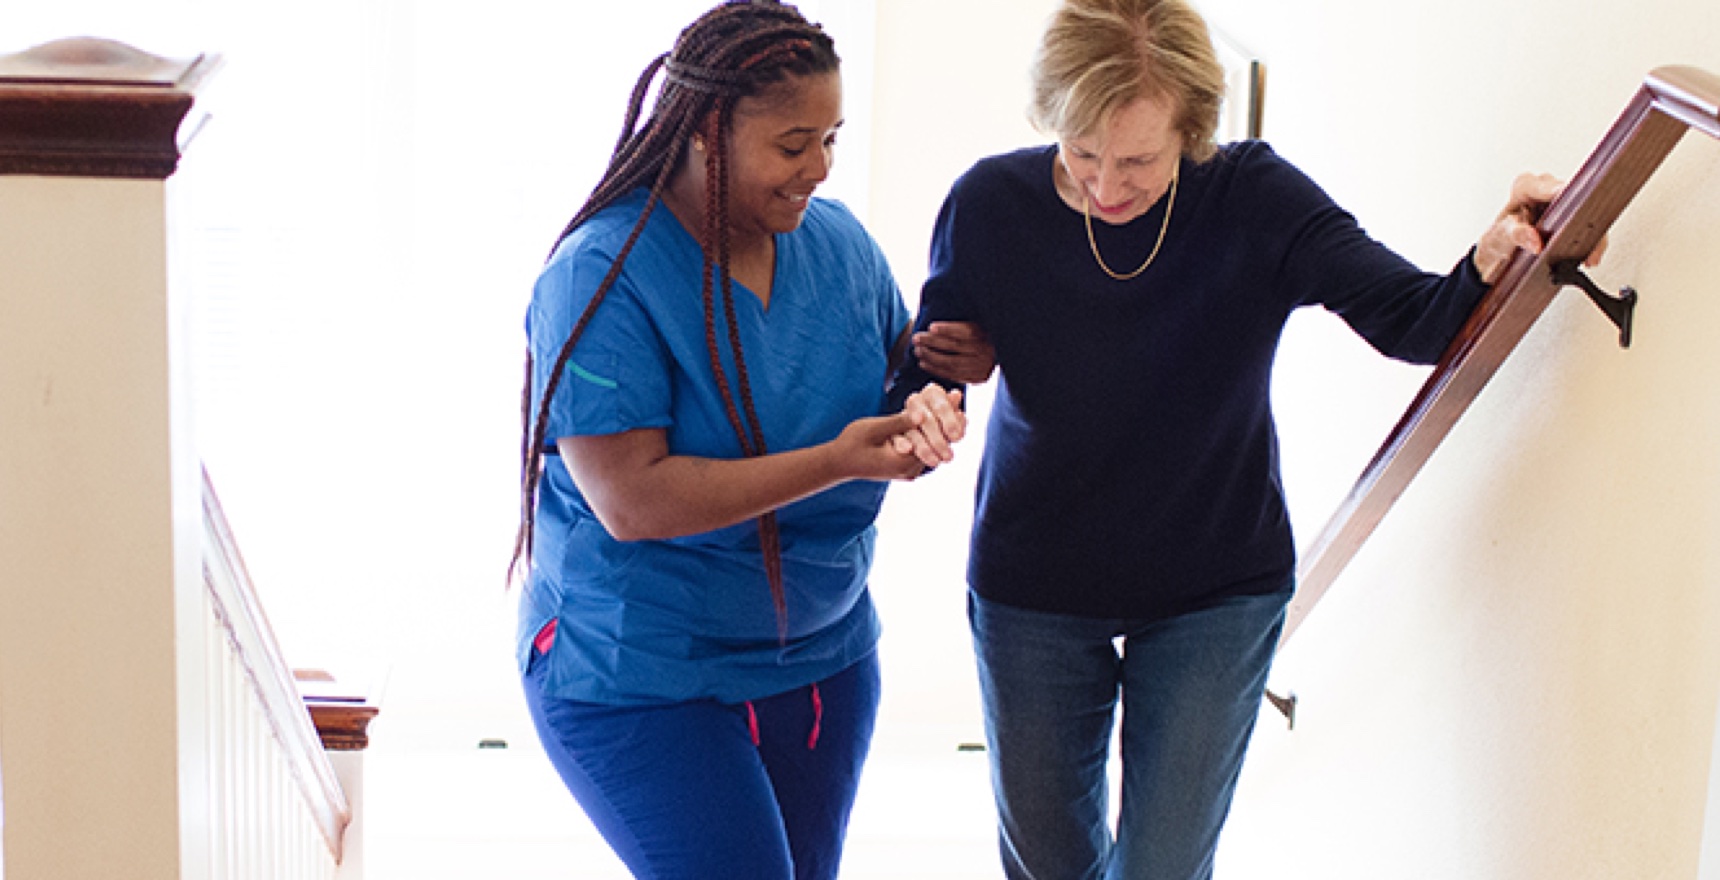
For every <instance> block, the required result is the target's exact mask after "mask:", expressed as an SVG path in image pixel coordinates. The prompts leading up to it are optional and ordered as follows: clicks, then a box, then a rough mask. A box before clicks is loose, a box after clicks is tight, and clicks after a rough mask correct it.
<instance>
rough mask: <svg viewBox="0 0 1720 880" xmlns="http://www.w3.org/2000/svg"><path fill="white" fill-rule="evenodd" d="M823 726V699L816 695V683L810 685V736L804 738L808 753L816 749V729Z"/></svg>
mask: <svg viewBox="0 0 1720 880" xmlns="http://www.w3.org/2000/svg"><path fill="white" fill-rule="evenodd" d="M823 724H824V698H823V697H820V696H819V695H818V682H813V683H812V735H811V736H809V737H807V738H806V748H807V750H808V751H810V750H812V749H816V748H818V728H819V727H820V726H821V725H823Z"/></svg>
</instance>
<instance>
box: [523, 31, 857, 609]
mask: <svg viewBox="0 0 1720 880" xmlns="http://www.w3.org/2000/svg"><path fill="white" fill-rule="evenodd" d="M839 64H840V61H839V59H838V58H837V56H836V51H835V48H834V46H833V45H832V43H831V41H830V38H829V37H828V36H827V35H825V33H824V32H823V30H822V29H820V28H819V27H818V26H817V25H814V24H811V23H809V22H808V21H807V20H806V19H805V18H804V17H802V16H801V14H800V13H799V11H797V10H796V9H794V7H792V6H789V5H786V4H783V3H778V2H773V0H758V2H746V0H731V2H726V3H724V4H722V5H720V6H718V7H716V8H715V9H712V10H711V11H709V12H707V13H706V14H705V15H704V16H702V17H700V19H699V20H698V21H695V22H694V23H693V24H691V25H689V26H688V27H687V28H686V29H685V30H683V31H682V32H681V35H680V37H679V38H678V39H677V40H676V41H675V48H674V51H673V52H671V53H669V54H667V55H660V56H658V57H657V58H655V59H653V60H652V61H651V62H650V63H649V64H648V65H646V67H645V69H644V71H642V72H641V73H640V76H639V79H638V81H637V82H636V83H635V84H634V87H633V92H632V94H631V96H630V98H629V100H628V105H627V115H626V119H625V121H624V122H623V124H622V129H621V134H620V136H619V137H618V138H617V140H616V143H615V149H614V151H613V152H612V154H611V155H610V159H609V166H608V168H607V169H606V170H605V172H604V175H603V177H602V179H601V180H600V181H599V182H598V184H597V186H596V187H595V188H593V190H592V192H591V195H590V196H588V197H587V199H586V201H585V204H584V205H583V206H582V207H581V208H580V209H579V212H578V213H576V214H575V215H574V217H573V219H572V220H570V221H569V222H568V224H567V226H566V227H565V228H563V229H562V232H561V235H560V236H558V237H557V239H556V246H557V247H559V246H560V244H561V242H562V240H564V239H566V238H567V237H568V236H569V235H571V234H572V233H573V232H574V230H576V229H578V228H579V227H580V226H581V225H583V224H584V223H585V222H586V221H588V220H590V219H591V218H592V217H594V216H596V215H597V214H598V213H599V212H601V211H603V210H604V209H605V208H608V207H610V206H611V205H613V204H615V203H616V202H617V201H619V200H620V199H622V198H623V197H625V196H626V195H627V194H629V193H631V192H633V191H635V190H637V189H639V188H640V187H642V186H647V185H649V187H650V189H649V193H648V195H647V197H646V200H645V206H644V208H643V209H642V210H641V211H640V215H639V219H638V220H637V221H635V223H634V226H633V230H632V232H631V233H630V234H629V235H628V238H627V241H626V243H625V244H624V245H623V246H622V248H621V250H620V251H619V252H618V253H617V254H616V257H615V261H614V263H613V264H612V265H611V266H610V268H609V271H608V273H607V274H605V276H604V278H603V280H602V281H601V282H600V283H599V284H598V286H597V289H596V291H595V292H594V293H593V294H592V297H591V301H590V302H589V303H588V304H587V305H586V307H585V310H584V311H583V312H582V313H581V314H580V316H579V319H578V320H577V321H576V322H575V324H574V326H573V329H572V331H571V332H570V333H569V334H568V338H567V340H566V341H565V342H564V343H563V344H562V346H561V349H560V350H559V351H558V353H557V356H556V361H555V364H554V368H553V369H552V370H551V371H550V372H549V374H548V377H547V379H546V382H545V386H546V387H545V388H544V391H543V396H542V398H541V399H538V400H536V406H535V407H534V405H533V403H534V398H533V395H532V375H533V364H532V358H531V354H530V352H529V351H528V352H527V355H526V380H525V389H524V391H523V392H522V394H521V405H520V418H521V422H522V428H521V443H520V446H521V448H520V458H521V462H520V529H519V532H518V534H517V535H516V537H515V540H514V553H513V559H512V561H511V562H510V563H509V566H508V580H509V582H510V583H511V582H512V580H513V578H514V575H515V572H516V571H517V570H518V569H519V566H520V564H521V563H522V562H524V563H525V565H526V566H527V567H529V566H530V564H531V553H532V532H533V530H534V529H535V526H536V510H537V488H538V483H539V481H540V479H541V477H542V473H543V458H544V454H545V444H546V442H547V440H548V438H547V437H546V436H545V435H546V433H547V431H548V422H549V410H550V402H551V401H552V400H554V398H555V394H556V391H557V390H558V389H559V387H560V384H561V378H562V374H563V373H564V372H565V371H566V369H567V364H568V362H569V361H570V360H571V358H572V355H573V350H574V347H575V345H576V344H577V343H578V341H579V338H580V336H581V335H582V334H583V333H584V332H585V328H586V326H587V325H588V324H589V323H590V321H591V317H592V315H593V314H594V313H595V311H596V309H597V308H598V305H599V304H600V303H601V302H602V301H603V298H604V296H605V295H606V294H607V293H608V292H609V289H610V288H611V287H613V286H614V283H615V280H616V279H617V278H618V277H620V274H621V270H622V266H623V264H624V263H625V262H626V260H627V256H628V254H629V253H631V252H632V249H633V246H634V244H635V243H637V241H638V240H639V237H640V235H641V234H643V232H644V229H645V223H646V221H647V220H648V219H649V218H650V216H651V213H652V210H653V209H654V208H655V207H656V206H657V204H658V203H659V202H660V201H661V200H662V195H663V191H664V189H665V188H666V187H667V186H668V183H669V180H670V178H671V177H672V176H673V174H674V171H675V169H676V168H677V167H679V165H680V162H681V159H682V157H683V156H684V155H685V153H686V150H687V143H688V141H689V139H690V138H691V137H692V133H693V130H694V129H695V127H697V126H698V124H699V123H700V122H701V121H703V120H706V119H710V118H714V119H715V120H716V127H715V130H714V131H711V132H709V134H710V138H711V144H710V150H709V152H708V153H707V154H706V156H705V171H706V192H705V218H704V219H705V222H704V229H703V233H704V234H703V235H702V236H701V240H700V242H699V245H700V251H701V256H702V259H701V264H702V265H701V272H700V275H701V282H700V284H701V300H702V302H703V307H704V318H705V345H706V349H707V351H708V353H709V354H710V359H711V371H712V375H713V377H714V378H715V380H716V383H717V389H718V391H719V392H720V393H721V396H722V399H723V406H724V409H725V411H726V413H727V415H728V419H729V425H730V427H731V428H733V430H734V432H735V438H736V440H737V441H738V442H739V444H740V447H741V452H742V454H743V455H745V456H748V457H753V456H760V455H764V454H766V452H767V451H768V450H767V447H766V445H765V438H764V428H763V425H762V423H761V422H760V420H759V417H758V411H757V407H756V406H755V405H754V403H753V394H752V384H751V381H750V378H749V376H748V373H747V367H746V359H745V356H744V354H743V352H742V346H741V338H740V329H739V324H738V323H737V321H736V317H735V307H734V282H733V277H732V275H731V273H730V269H729V246H730V229H729V191H728V179H729V166H730V157H729V153H730V150H731V149H732V142H731V139H730V138H729V132H730V128H731V127H732V124H733V119H734V107H735V104H736V102H737V101H739V100H741V99H743V98H748V97H753V96H756V95H758V94H760V93H762V92H763V91H765V90H766V89H767V88H769V87H770V86H772V85H774V84H776V83H779V82H782V81H783V80H784V79H785V78H787V77H788V76H791V75H794V76H806V75H812V74H822V73H831V72H834V71H835V70H836V69H837V67H838V65H839ZM659 73H662V74H663V75H664V82H663V86H662V88H661V90H660V91H659V94H658V96H657V101H656V104H655V106H654V107H653V109H652V113H651V118H650V119H649V120H648V121H647V123H646V125H645V127H644V128H642V129H640V128H638V123H639V117H640V115H641V113H642V110H643V107H644V102H645V97H646V95H647V94H648V93H649V91H650V85H651V83H652V81H653V80H654V79H656V77H657V76H658V74H659ZM551 253H552V256H553V253H554V251H553V249H552V251H551ZM719 285H720V287H721V294H720V295H721V298H722V310H723V321H724V323H725V324H727V329H728V332H727V339H726V342H727V344H728V350H729V354H730V355H731V357H732V358H733V360H734V367H735V384H734V385H732V386H731V384H730V381H729V375H728V371H727V369H725V368H724V365H723V356H722V349H721V346H720V345H719V339H718V336H717V332H716V323H717V314H716V302H715V300H716V298H717V295H718V292H717V290H716V289H715V288H717V287H718V286H719ZM737 392H738V394H737ZM737 397H738V402H737ZM758 527H759V547H760V551H761V553H762V554H763V556H764V563H765V576H766V579H767V580H768V581H769V586H770V592H771V602H772V606H773V607H774V608H775V609H776V617H777V631H778V636H779V638H780V639H782V640H786V638H787V634H788V617H787V600H786V593H785V590H784V587H783V575H782V538H781V533H780V530H779V529H778V527H777V519H776V514H775V513H774V512H770V513H765V514H764V515H762V516H760V517H759V518H758Z"/></svg>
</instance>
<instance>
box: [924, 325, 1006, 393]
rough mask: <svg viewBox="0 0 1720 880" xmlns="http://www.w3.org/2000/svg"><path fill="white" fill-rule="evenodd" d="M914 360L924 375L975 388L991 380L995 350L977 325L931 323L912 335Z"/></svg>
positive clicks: (995, 359) (995, 361) (994, 363)
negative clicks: (916, 360) (927, 373)
mask: <svg viewBox="0 0 1720 880" xmlns="http://www.w3.org/2000/svg"><path fill="white" fill-rule="evenodd" d="M913 343H914V357H915V358H917V359H918V360H919V362H920V366H921V367H922V368H924V369H925V370H926V371H927V372H930V373H932V374H934V375H938V376H942V377H943V378H945V379H948V380H950V381H951V382H961V383H962V384H964V385H978V384H979V383H981V382H984V381H985V380H987V379H990V378H991V371H992V369H993V368H994V367H996V366H997V351H996V350H995V349H993V348H992V345H991V339H990V337H988V336H986V335H985V331H984V330H981V329H980V327H979V325H978V324H973V323H969V322H966V321H933V322H932V323H931V324H928V325H927V326H926V329H925V330H923V331H921V332H919V333H915V334H914V340H913Z"/></svg>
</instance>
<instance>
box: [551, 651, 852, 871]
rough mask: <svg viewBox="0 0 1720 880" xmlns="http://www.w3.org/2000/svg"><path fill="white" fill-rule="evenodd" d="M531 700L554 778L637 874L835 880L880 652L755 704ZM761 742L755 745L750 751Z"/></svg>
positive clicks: (707, 701)
mask: <svg viewBox="0 0 1720 880" xmlns="http://www.w3.org/2000/svg"><path fill="white" fill-rule="evenodd" d="M544 665H545V664H543V663H541V662H538V658H535V657H534V659H533V662H532V663H531V664H530V667H529V668H528V669H527V671H526V674H525V692H526V703H527V705H528V706H529V708H530V709H531V715H532V720H533V721H534V722H535V723H536V725H537V730H538V736H539V738H540V739H541V740H542V741H543V745H544V748H545V750H546V751H547V752H548V753H549V758H550V761H551V763H553V764H554V765H555V768H556V770H557V772H559V773H560V774H561V778H562V780H563V781H564V782H565V783H566V784H567V787H568V789H569V790H570V791H572V792H573V796H574V798H575V799H576V800H578V801H579V804H580V806H581V807H583V808H584V809H585V812H586V815H588V816H589V817H590V818H591V821H592V824H594V825H595V826H596V827H597V830H598V832H599V833H601V834H602V835H603V838H604V839H605V840H606V841H608V843H609V845H610V847H611V848H612V849H614V850H615V853H616V855H618V856H620V857H621V861H622V862H623V863H625V864H626V865H627V868H628V870H630V871H632V872H633V876H634V877H636V878H639V880H790V878H793V880H835V877H836V872H837V867H838V865H839V863H840V861H841V858H842V841H843V837H844V835H845V834H846V832H847V828H848V814H849V811H850V810H851V809H852V808H853V806H854V795H855V792H856V790H857V788H858V786H859V782H860V767H861V765H862V764H863V763H864V762H865V760H866V751H867V748H868V747H869V746H870V744H871V741H872V727H873V723H874V722H875V721H876V719H877V714H878V697H879V670H878V655H877V654H876V653H875V652H874V653H872V654H869V655H867V657H866V659H864V660H861V661H860V662H858V663H856V664H854V665H853V666H850V667H848V668H847V669H845V670H843V671H842V672H839V673H837V674H836V675H834V676H832V677H830V678H828V679H826V680H824V681H821V682H818V683H817V684H816V685H814V686H808V687H803V688H798V689H795V690H792V691H789V692H787V693H783V694H777V695H775V696H771V697H767V698H764V699H759V700H753V701H751V702H750V703H740V704H724V703H718V702H715V701H711V700H701V701H694V702H687V703H669V704H664V705H650V706H606V705H599V704H592V703H579V702H574V701H571V700H560V699H555V698H553V697H546V696H545V695H544V693H543V676H544V673H543V669H542V667H543V666H544ZM755 743H756V744H755Z"/></svg>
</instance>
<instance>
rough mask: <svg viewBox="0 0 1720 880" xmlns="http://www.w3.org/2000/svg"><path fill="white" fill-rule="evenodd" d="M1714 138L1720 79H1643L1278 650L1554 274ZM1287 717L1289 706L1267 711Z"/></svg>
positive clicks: (1467, 344)
mask: <svg viewBox="0 0 1720 880" xmlns="http://www.w3.org/2000/svg"><path fill="white" fill-rule="evenodd" d="M1690 128H1695V129H1697V130H1700V131H1703V132H1705V133H1707V134H1708V135H1710V136H1712V137H1715V138H1720V77H1716V76H1715V75H1714V74H1711V73H1708V72H1706V71H1703V70H1698V69H1696V68H1692V67H1661V68H1658V69H1656V70H1654V71H1653V72H1652V73H1650V74H1649V76H1648V78H1647V80H1646V81H1645V82H1644V83H1643V86H1642V88H1641V89H1640V90H1639V91H1638V92H1637V94H1636V96H1635V97H1634V98H1632V99H1631V102H1630V104H1629V105H1628V106H1627V107H1626V108H1625V110H1624V113H1623V114H1621V115H1620V116H1619V118H1618V121H1617V122H1615V123H1613V127H1612V128H1611V130H1609V131H1608V132H1607V134H1606V136H1605V137H1604V138H1603V139H1602V140H1601V143H1600V146H1598V147H1597V148H1596V149H1595V151H1594V153H1593V154H1591V155H1590V156H1589V158H1588V161H1586V162H1584V163H1583V166H1582V170H1580V171H1578V172H1577V174H1576V176H1575V177H1573V178H1572V179H1571V181H1570V182H1569V183H1568V184H1566V186H1565V189H1564V191H1563V192H1562V193H1560V195H1559V197H1558V198H1556V199H1554V200H1553V202H1552V204H1550V205H1548V206H1547V209H1546V210H1545V211H1544V212H1542V215H1541V218H1540V219H1539V221H1538V222H1537V227H1538V229H1539V230H1540V233H1541V237H1542V241H1544V242H1545V243H1546V244H1545V247H1543V249H1542V251H1541V253H1540V254H1539V255H1535V254H1530V253H1528V252H1526V251H1518V252H1517V253H1516V254H1514V255H1513V256H1512V259H1511V262H1510V263H1508V264H1507V265H1506V268H1505V272H1504V274H1503V275H1501V276H1500V278H1499V280H1498V281H1497V282H1496V283H1495V284H1494V286H1493V288H1492V290H1490V291H1488V293H1487V295H1486V296H1485V297H1484V298H1483V299H1482V301H1481V303H1480V304H1479V305H1478V306H1477V307H1476V309H1475V313H1474V314H1472V315H1471V316H1470V318H1469V321H1468V323H1467V324H1465V325H1464V327H1463V329H1462V331H1461V332H1459V333H1458V335H1457V338H1456V339H1455V340H1453V341H1452V343H1451V345H1450V347H1449V348H1447V349H1446V351H1445V354H1444V356H1442V357H1441V358H1440V361H1439V364H1438V366H1437V367H1435V368H1434V371H1433V374H1432V375H1431V376H1429V377H1428V380H1427V382H1426V383H1425V384H1423V385H1422V388H1421V391H1420V392H1419V393H1417V395H1416V397H1415V400H1414V402H1412V403H1411V404H1410V406H1409V409H1408V410H1407V411H1405V413H1404V415H1403V417H1402V418H1401V419H1400V420H1399V421H1398V423H1397V426H1396V427H1395V428H1393V429H1392V432H1391V434H1390V435H1389V436H1388V437H1387V438H1386V441H1385V443H1384V444H1383V445H1381V446H1380V449H1379V451H1378V452H1377V453H1375V455H1374V458H1373V460H1372V461H1371V462H1369V463H1368V466H1367V468H1366V469H1365V470H1363V472H1362V475H1361V477H1360V478H1359V479H1357V480H1356V484H1355V486H1354V487H1353V488H1351V490H1350V494H1349V495H1348V496H1347V497H1346V498H1345V499H1344V501H1343V503H1342V504H1340V505H1339V506H1338V509H1337V511H1336V512H1335V513H1333V514H1332V517H1331V519H1330V520H1329V521H1328V522H1327V523H1326V527H1325V529H1323V530H1322V531H1321V533H1320V535H1319V536H1318V537H1317V538H1316V539H1315V540H1314V543H1313V544H1312V545H1311V546H1310V548H1309V549H1308V551H1307V552H1306V553H1304V554H1303V556H1302V563H1301V566H1300V568H1299V570H1298V571H1297V573H1296V581H1297V587H1296V595H1295V596H1294V597H1293V598H1292V599H1291V600H1290V607H1289V610H1288V612H1287V617H1286V619H1285V622H1284V632H1283V635H1282V636H1281V637H1280V638H1279V641H1278V646H1279V647H1280V648H1282V647H1283V646H1284V645H1285V644H1287V643H1288V642H1289V641H1290V637H1291V636H1293V635H1295V633H1296V630H1297V629H1298V628H1299V627H1300V626H1301V624H1302V621H1303V620H1304V619H1305V618H1306V617H1307V616H1308V613H1309V612H1310V611H1312V610H1313V608H1314V605H1315V604H1316V603H1318V602H1319V601H1320V599H1321V597H1322V596H1324V595H1325V594H1326V591H1327V590H1328V589H1330V588H1331V586H1332V582H1333V581H1335V580H1336V579H1337V577H1338V575H1340V574H1341V573H1343V570H1344V567H1345V566H1346V565H1348V564H1349V562H1350V559H1351V558H1352V557H1354V556H1355V554H1356V551H1357V550H1359V549H1360V548H1361V546H1362V543H1363V542H1364V541H1366V540H1367V538H1368V536H1369V535H1370V534H1372V533H1373V531H1374V528H1375V527H1376V526H1378V525H1379V523H1380V520H1382V519H1383V518H1384V517H1385V515H1386V512H1387V511H1389V510H1390V509H1391V506H1392V504H1393V503H1394V502H1396V501H1397V499H1398V497H1399V496H1400V495H1402V494H1403V492H1404V489H1405V488H1407V487H1408V485H1409V482H1410V480H1411V479H1413V478H1414V477H1415V475H1416V473H1417V472H1418V471H1420V470H1421V466H1422V465H1423V464H1425V463H1426V462H1427V460H1428V458H1429V457H1430V456H1431V455H1432V454H1433V451H1434V449H1436V448H1438V446H1439V444H1440V442H1441V441H1442V440H1444V439H1445V436H1446V435H1447V434H1448V433H1450V431H1451V428H1452V426H1453V425H1455V424H1456V423H1457V420H1458V418H1460V417H1461V416H1462V415H1463V413H1464V411H1466V410H1467V409H1468V408H1469V405H1470V403H1472V402H1473V401H1474V400H1475V398H1476V397H1477V396H1478V395H1479V394H1480V393H1481V389H1482V387H1484V386H1485V385H1486V384H1487V382H1488V380H1489V379H1491V378H1493V374H1494V373H1495V372H1497V371H1498V370H1499V367H1500V365H1501V364H1503V363H1504V362H1505V358H1506V356H1508V355H1509V354H1510V353H1511V351H1512V349H1514V348H1516V347H1517V344H1518V342H1520V341H1521V340H1522V339H1523V336H1524V335H1525V334H1526V333H1527V332H1528V330H1529V327H1530V325H1532V324H1533V323H1534V322H1535V320H1536V319H1537V318H1538V317H1540V315H1541V313H1542V312H1543V311H1545V310H1546V308H1547V306H1548V304H1549V303H1551V302H1552V299H1553V295H1554V294H1555V293H1557V292H1558V291H1559V290H1560V289H1561V288H1562V287H1563V286H1564V285H1563V284H1561V283H1558V282H1555V281H1554V278H1553V272H1554V270H1553V267H1554V266H1555V265H1559V264H1564V263H1568V262H1570V261H1573V260H1581V259H1583V258H1584V257H1586V256H1587V255H1588V254H1589V252H1590V251H1592V250H1593V249H1594V247H1595V245H1596V244H1598V243H1599V242H1600V240H1601V238H1602V237H1603V236H1604V235H1606V232H1607V230H1608V229H1610V228H1611V227H1612V224H1613V222H1614V221H1616V220H1617V219H1618V216H1619V214H1620V213H1621V212H1623V210H1624V207H1625V205H1627V204H1628V203H1629V202H1630V200H1631V199H1632V198H1634V197H1635V196H1636V194H1637V192H1638V191H1640V190H1641V189H1642V186H1643V184H1644V183H1645V182H1647V180H1648V178H1649V176H1650V175H1652V174H1653V173H1654V171H1655V169H1656V168H1659V167H1660V163H1661V162H1662V161H1663V160H1664V159H1665V158H1666V156H1667V154H1668V153H1670V152H1671V151H1672V148H1673V147H1674V146H1676V145H1677V144H1678V141H1679V139H1680V138H1681V137H1683V135H1684V132H1685V131H1686V130H1687V129H1690ZM1273 702H1274V703H1275V704H1277V705H1279V708H1280V709H1283V710H1285V711H1286V714H1288V709H1287V708H1286V702H1285V701H1282V700H1279V699H1274V701H1273Z"/></svg>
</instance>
